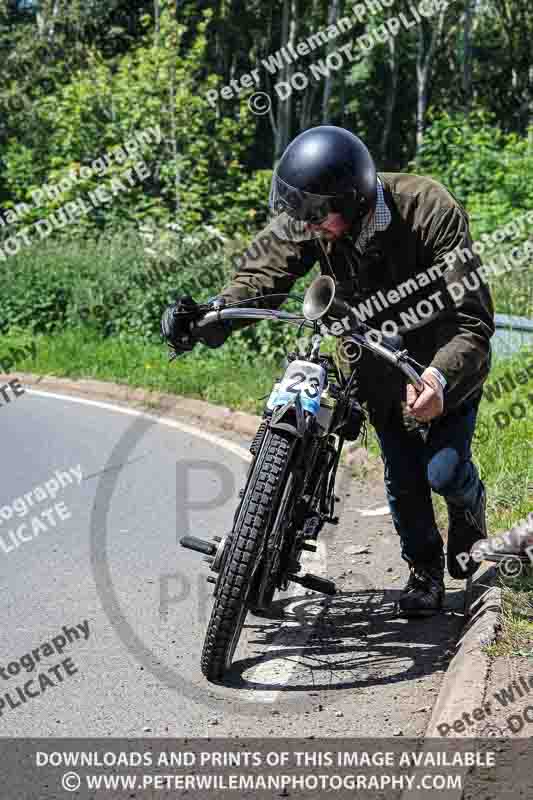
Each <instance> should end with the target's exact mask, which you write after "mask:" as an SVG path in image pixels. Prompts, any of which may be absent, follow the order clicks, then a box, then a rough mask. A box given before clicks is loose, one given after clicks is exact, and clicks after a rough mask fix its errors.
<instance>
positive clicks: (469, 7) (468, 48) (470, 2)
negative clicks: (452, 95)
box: [463, 0, 477, 113]
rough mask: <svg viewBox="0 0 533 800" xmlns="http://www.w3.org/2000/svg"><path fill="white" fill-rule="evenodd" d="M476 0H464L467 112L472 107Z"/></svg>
mask: <svg viewBox="0 0 533 800" xmlns="http://www.w3.org/2000/svg"><path fill="white" fill-rule="evenodd" d="M476 4H477V1H476V0H466V7H465V16H464V28H463V33H464V44H463V96H464V109H465V112H466V113H468V112H469V111H470V109H471V107H472V97H473V91H472V23H473V20H474V14H475V13H476Z"/></svg>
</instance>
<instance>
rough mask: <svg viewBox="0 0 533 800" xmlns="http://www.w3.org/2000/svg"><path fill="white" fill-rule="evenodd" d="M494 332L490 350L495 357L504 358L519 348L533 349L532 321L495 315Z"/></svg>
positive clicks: (505, 315) (506, 315)
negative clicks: (491, 349)
mask: <svg viewBox="0 0 533 800" xmlns="http://www.w3.org/2000/svg"><path fill="white" fill-rule="evenodd" d="M494 319H495V323H496V332H495V334H494V336H493V337H492V348H493V351H494V354H495V355H496V356H497V357H500V358H505V357H509V356H510V355H512V354H513V353H514V352H517V351H518V350H520V348H521V347H531V348H533V320H531V319H527V317H513V316H510V315H509V314H495V316H494Z"/></svg>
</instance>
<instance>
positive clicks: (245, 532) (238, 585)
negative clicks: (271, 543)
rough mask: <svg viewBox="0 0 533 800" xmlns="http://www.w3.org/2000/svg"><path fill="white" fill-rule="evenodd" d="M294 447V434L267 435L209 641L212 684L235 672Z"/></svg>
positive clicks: (206, 651) (206, 658) (205, 655)
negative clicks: (258, 568) (234, 662)
mask: <svg viewBox="0 0 533 800" xmlns="http://www.w3.org/2000/svg"><path fill="white" fill-rule="evenodd" d="M294 443H295V440H294V438H293V437H291V436H290V435H289V434H286V433H284V432H282V433H280V432H273V431H267V433H266V437H265V441H264V444H263V447H262V448H261V451H260V452H259V454H258V456H257V460H256V463H255V464H254V467H253V471H252V475H251V476H250V480H249V482H248V486H247V489H246V493H245V495H244V497H243V499H242V503H241V507H240V512H239V515H238V518H237V520H236V523H235V525H234V528H233V531H232V534H231V535H232V541H231V545H230V547H231V550H230V552H229V553H228V556H227V559H226V562H225V564H224V566H223V572H222V575H221V576H220V579H219V584H218V587H217V594H216V598H215V602H214V606H213V610H212V612H211V618H210V620H209V625H208V628H207V633H206V636H205V641H204V647H203V651H202V660H201V669H202V672H203V674H204V675H205V677H206V678H207V679H208V680H210V681H218V680H220V679H221V678H222V676H223V675H224V673H225V672H226V671H227V670H229V668H230V667H231V662H232V658H233V654H234V652H235V649H236V647H237V644H238V641H239V637H240V634H241V631H242V628H243V626H244V622H245V619H246V615H247V613H248V610H249V607H250V604H249V602H248V600H249V594H250V590H251V589H252V583H253V581H254V580H255V578H254V570H255V568H256V566H257V563H258V559H259V557H260V555H261V552H262V549H263V544H264V542H265V540H266V538H267V536H268V535H269V533H270V531H271V528H272V523H273V521H274V520H275V519H276V516H277V511H278V507H279V504H280V501H281V498H282V496H283V492H284V489H285V484H286V481H287V479H288V477H289V472H290V463H291V454H292V448H293V446H294Z"/></svg>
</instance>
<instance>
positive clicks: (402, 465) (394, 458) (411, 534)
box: [376, 397, 480, 564]
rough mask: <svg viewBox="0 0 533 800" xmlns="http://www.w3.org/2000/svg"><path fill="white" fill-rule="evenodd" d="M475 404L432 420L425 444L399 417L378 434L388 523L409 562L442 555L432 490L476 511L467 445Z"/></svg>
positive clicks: (476, 485) (476, 482)
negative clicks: (383, 466) (391, 525)
mask: <svg viewBox="0 0 533 800" xmlns="http://www.w3.org/2000/svg"><path fill="white" fill-rule="evenodd" d="M479 400H480V398H479V397H477V398H475V399H474V400H470V401H467V402H465V403H463V404H462V405H461V406H460V407H459V408H458V409H456V410H454V411H452V412H450V413H448V414H447V415H446V416H445V417H439V418H437V419H436V420H434V421H433V422H432V424H431V430H430V433H429V436H428V438H427V441H426V442H424V441H423V439H422V437H421V436H420V434H419V433H417V432H415V431H411V432H410V431H407V430H406V429H405V428H404V426H403V424H402V420H401V418H396V417H394V418H392V419H391V420H390V422H389V423H388V424H387V425H386V427H384V428H382V429H380V430H376V433H377V435H378V439H379V443H380V447H381V457H382V459H383V463H384V465H385V471H384V476H385V488H386V491H387V499H388V502H389V507H390V510H391V515H392V521H393V523H394V527H395V529H396V532H397V533H398V535H399V536H400V539H401V555H402V558H403V559H405V560H406V561H407V562H408V563H417V564H420V563H427V562H435V561H438V560H439V559H440V558H441V557H442V555H443V549H444V548H443V542H442V537H441V535H440V533H439V530H438V528H437V524H436V522H435V514H434V511H433V503H432V500H431V491H432V490H433V491H434V492H436V493H437V494H440V495H442V497H444V498H445V500H446V501H447V502H448V503H451V504H453V505H457V506H462V507H465V508H468V509H473V508H474V507H475V504H476V502H477V499H478V495H479V489H480V479H479V474H478V471H477V469H476V466H475V465H474V464H473V462H472V452H471V443H472V437H473V435H474V430H475V427H476V418H477V411H478V406H479Z"/></svg>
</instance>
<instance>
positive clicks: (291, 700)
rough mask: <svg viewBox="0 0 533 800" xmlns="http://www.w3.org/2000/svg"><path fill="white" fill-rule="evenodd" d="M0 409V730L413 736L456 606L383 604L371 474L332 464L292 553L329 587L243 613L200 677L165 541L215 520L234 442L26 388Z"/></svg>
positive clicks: (209, 528)
mask: <svg viewBox="0 0 533 800" xmlns="http://www.w3.org/2000/svg"><path fill="white" fill-rule="evenodd" d="M0 414H1V416H0V426H1V428H0V430H1V436H2V448H1V452H2V462H3V463H2V473H1V474H2V484H1V487H0V574H1V578H2V584H3V598H4V604H3V605H4V611H3V621H2V635H1V640H0V692H1V695H0V736H28V735H32V736H43V737H46V736H68V737H70V736H80V735H81V736H143V735H145V736H176V737H181V736H206V735H208V736H225V735H228V736H254V735H257V734H258V732H259V731H261V734H262V735H265V736H267V735H269V736H276V735H278V734H283V735H288V736H347V735H352V736H387V735H389V736H390V735H392V734H395V735H400V734H402V735H405V736H420V735H422V734H423V732H424V729H425V726H426V724H427V721H428V719H429V715H430V712H431V708H432V705H433V703H434V701H435V699H436V696H437V692H438V688H439V685H440V681H441V680H442V676H443V672H444V671H445V669H446V666H447V662H448V660H449V658H450V657H451V651H452V648H453V644H454V642H455V641H456V639H457V636H458V634H459V631H460V627H461V624H462V618H461V617H460V616H459V615H458V614H455V613H453V612H452V611H450V613H447V614H443V615H441V616H439V617H438V618H437V619H433V620H431V621H427V620H422V621H420V622H412V621H411V622H409V621H406V620H402V619H400V618H397V617H395V616H394V608H393V602H394V599H395V594H396V592H397V591H398V589H399V588H400V587H401V585H402V583H403V581H404V579H405V577H406V569H405V567H404V566H403V565H402V562H401V561H400V558H399V554H398V543H397V539H396V537H395V535H394V534H393V533H392V528H391V524H390V517H388V516H378V517H368V518H366V517H363V516H362V515H361V514H360V510H361V509H362V508H372V507H378V506H380V505H383V503H384V496H383V489H382V486H381V483H380V482H379V481H377V482H376V481H373V482H370V483H362V482H358V481H356V480H349V478H348V477H347V476H345V477H343V478H342V481H341V483H340V484H339V488H338V492H339V494H341V496H342V501H343V502H342V509H341V515H342V522H341V525H339V526H337V527H329V529H328V530H327V531H326V532H325V533H324V535H323V537H322V539H323V543H322V545H321V549H320V554H319V558H316V557H314V558H313V559H312V561H311V565H310V567H309V568H310V569H311V570H312V571H314V572H317V573H319V574H324V575H328V576H330V577H333V578H334V579H335V580H336V581H337V583H338V586H339V588H340V589H341V590H342V591H341V594H340V595H338V596H337V597H335V598H334V599H333V600H332V601H324V600H323V599H322V596H321V595H316V594H310V593H308V594H307V595H305V594H304V593H303V592H302V591H300V590H299V588H298V587H295V588H294V591H292V590H291V592H290V594H288V595H287V596H285V597H283V598H280V599H279V601H278V603H277V610H278V612H279V618H272V619H265V618H258V617H252V616H249V617H248V619H247V624H246V628H245V633H244V636H243V641H242V643H241V644H240V645H239V649H238V650H237V653H236V664H235V668H234V670H233V672H232V675H231V676H230V677H231V684H230V685H228V686H224V687H220V686H213V685H211V684H208V683H207V682H206V681H205V680H204V679H203V676H202V675H201V673H200V669H199V658H200V652H201V647H202V643H203V635H204V631H205V626H206V623H207V620H208V616H209V613H210V603H211V601H210V591H211V587H210V585H209V584H208V583H207V582H206V581H205V578H204V577H203V576H205V575H207V574H208V569H207V566H206V565H205V564H203V563H202V557H201V556H200V555H198V556H197V555H196V554H194V553H192V552H190V551H186V550H183V549H182V548H180V547H178V545H177V539H178V538H179V537H180V536H181V535H183V534H184V533H186V532H190V533H193V534H195V535H199V536H203V537H205V538H208V537H209V536H211V535H219V536H220V535H223V534H224V533H225V532H227V531H228V530H229V528H230V526H231V519H232V516H233V511H234V508H235V505H236V500H237V492H238V490H239V488H240V487H241V485H242V483H243V481H244V477H245V473H246V469H247V461H246V455H247V442H245V441H238V440H237V439H236V438H235V437H233V438H228V439H227V440H222V439H221V438H219V436H218V435H217V434H209V433H208V432H206V431H203V430H200V429H197V430H195V429H193V428H189V427H188V426H180V425H176V424H175V425H174V426H170V427H169V426H166V425H162V424H157V423H154V422H151V421H149V420H148V421H147V420H142V419H141V418H137V417H133V416H128V415H126V414H124V413H119V412H118V411H117V410H111V409H109V408H104V407H102V404H92V405H91V404H90V403H88V402H87V401H85V402H83V403H78V402H73V401H72V400H68V399H61V398H59V397H50V396H49V397H46V396H39V395H38V394H34V393H31V394H30V393H29V392H28V393H26V394H25V395H24V396H22V397H20V398H19V399H18V400H16V402H12V403H11V404H10V405H9V406H7V407H3V408H2V409H0ZM58 473H61V476H60V475H59V474H58ZM78 476H80V479H78ZM69 479H70V480H69ZM54 484H55V485H54ZM62 484H63V485H62ZM39 488H40V491H38V489H39ZM24 495H26V499H24ZM52 495H54V496H52ZM30 502H31V505H30ZM36 519H37V522H36V521H35V520H36ZM21 526H22V527H21ZM10 532H11V533H10ZM363 546H366V548H367V552H365V553H360V554H359V553H356V552H354V548H357V547H363ZM448 602H449V604H450V607H452V608H453V607H454V606H455V605H456V604H457V602H458V598H457V597H456V596H454V595H453V594H452V595H450V598H449V601H448ZM65 628H66V629H67V630H65ZM73 628H74V629H75V630H72V629H73ZM32 651H33V655H32ZM43 673H44V674H45V676H47V677H45V678H42V677H41V678H39V675H42V674H43ZM30 681H31V682H30ZM24 686H26V687H27V689H28V694H30V693H31V694H33V695H34V696H33V697H31V698H30V699H28V697H27V694H25V693H24V691H23V689H22V687H24ZM17 687H19V690H20V691H19V692H17ZM21 693H22V697H21V696H20V695H21ZM7 695H9V697H7Z"/></svg>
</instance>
